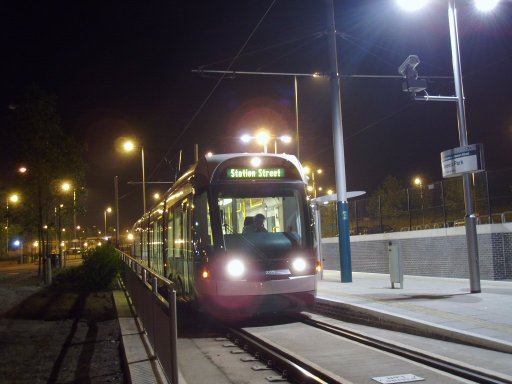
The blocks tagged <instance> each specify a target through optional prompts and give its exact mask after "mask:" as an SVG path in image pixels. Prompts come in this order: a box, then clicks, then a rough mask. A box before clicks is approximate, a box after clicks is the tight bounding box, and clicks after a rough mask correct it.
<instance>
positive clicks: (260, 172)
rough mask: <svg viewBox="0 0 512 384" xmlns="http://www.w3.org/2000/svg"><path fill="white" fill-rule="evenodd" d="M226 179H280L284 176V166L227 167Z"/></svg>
mask: <svg viewBox="0 0 512 384" xmlns="http://www.w3.org/2000/svg"><path fill="white" fill-rule="evenodd" d="M226 177H227V178H228V179H282V178H284V177H285V170H284V168H228V169H227V170H226Z"/></svg>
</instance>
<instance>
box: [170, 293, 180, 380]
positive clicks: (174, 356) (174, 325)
mask: <svg viewBox="0 0 512 384" xmlns="http://www.w3.org/2000/svg"><path fill="white" fill-rule="evenodd" d="M176 315H177V312H176V289H175V288H174V287H172V289H170V290H169V328H170V329H169V332H170V334H171V340H170V341H171V345H170V347H171V367H172V372H171V376H172V377H171V383H173V384H178V377H179V375H178V319H177V316H176Z"/></svg>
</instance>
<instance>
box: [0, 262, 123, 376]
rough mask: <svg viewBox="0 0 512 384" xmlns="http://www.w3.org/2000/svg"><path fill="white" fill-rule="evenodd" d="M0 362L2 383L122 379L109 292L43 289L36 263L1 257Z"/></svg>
mask: <svg viewBox="0 0 512 384" xmlns="http://www.w3.org/2000/svg"><path fill="white" fill-rule="evenodd" d="M80 263H81V260H74V261H71V262H69V264H68V265H70V266H73V265H75V266H76V265H78V264H80ZM0 361H1V362H2V363H1V365H0V383H123V382H125V381H126V380H125V378H124V374H123V369H122V360H121V351H120V330H119V324H118V321H117V315H116V311H115V307H114V302H113V298H112V292H111V291H110V290H106V291H98V292H92V293H83V292H75V291H73V290H68V289H66V288H64V289H63V288H62V287H59V288H58V289H56V288H52V287H43V286H42V285H41V284H40V283H39V278H38V276H37V264H16V263H11V262H3V261H1V262H0Z"/></svg>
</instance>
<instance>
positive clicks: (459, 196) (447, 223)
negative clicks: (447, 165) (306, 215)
mask: <svg viewBox="0 0 512 384" xmlns="http://www.w3.org/2000/svg"><path fill="white" fill-rule="evenodd" d="M510 180H512V170H508V171H500V172H495V173H493V172H482V173H478V174H474V175H473V179H472V181H473V183H472V184H473V185H472V193H473V203H474V211H475V213H476V215H477V223H478V224H493V223H502V222H510V221H512V186H511V185H508V184H512V181H510ZM319 208H320V216H321V220H322V237H332V236H337V234H338V222H337V219H338V215H337V212H336V203H329V204H326V205H322V206H320V207H319ZM349 212H350V233H351V235H364V234H373V233H385V232H398V231H411V230H420V229H432V228H443V227H454V226H459V225H462V226H463V225H464V217H465V206H464V194H463V187H462V178H452V179H446V180H442V181H436V182H433V183H426V184H423V185H419V186H417V187H413V188H405V189H403V188H402V189H395V190H387V191H382V190H381V193H376V194H373V195H371V196H369V197H365V198H360V199H354V200H350V201H349Z"/></svg>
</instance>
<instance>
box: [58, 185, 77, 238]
mask: <svg viewBox="0 0 512 384" xmlns="http://www.w3.org/2000/svg"><path fill="white" fill-rule="evenodd" d="M61 188H62V190H63V191H64V192H69V191H70V190H71V189H73V245H74V247H76V241H77V237H76V189H75V187H74V186H73V185H71V183H69V182H67V181H65V182H63V183H62V185H61Z"/></svg>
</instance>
